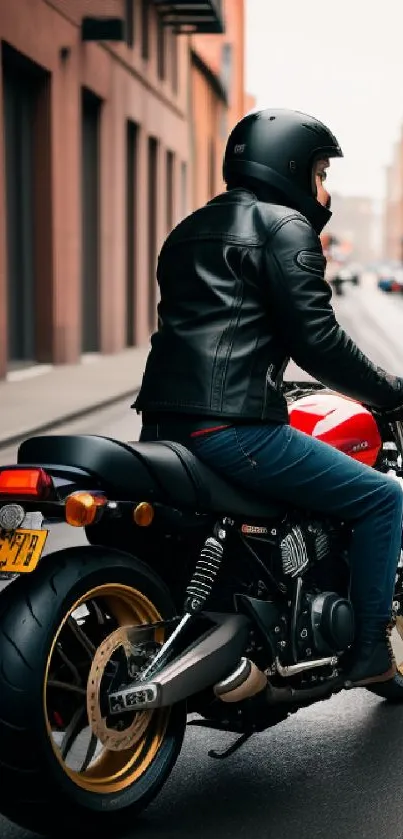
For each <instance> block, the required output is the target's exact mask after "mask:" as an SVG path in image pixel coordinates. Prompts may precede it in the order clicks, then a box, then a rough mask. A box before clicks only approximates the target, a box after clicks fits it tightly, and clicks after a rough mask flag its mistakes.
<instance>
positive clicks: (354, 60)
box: [245, 0, 403, 198]
mask: <svg viewBox="0 0 403 839" xmlns="http://www.w3.org/2000/svg"><path fill="white" fill-rule="evenodd" d="M245 6H246V16H247V44H246V87H247V90H248V92H250V93H252V94H254V95H255V96H256V97H257V105H258V106H259V107H260V106H265V105H269V106H272V107H280V108H281V107H285V108H295V109H296V110H300V111H305V112H306V113H310V114H313V115H314V116H317V117H319V118H320V119H322V120H323V122H325V123H326V124H327V125H328V126H329V128H331V129H332V130H333V132H334V133H335V134H336V136H337V138H338V140H339V142H340V145H341V147H342V149H343V151H344V159H343V160H340V161H335V162H334V163H333V164H332V165H333V173H332V175H330V173H329V185H330V186H331V187H332V188H333V189H335V190H337V191H340V192H343V193H345V194H350V195H358V194H361V195H370V196H373V197H374V198H382V197H383V195H384V169H385V165H386V164H387V163H389V161H390V158H391V154H392V148H393V143H394V142H395V141H396V140H397V139H398V136H399V131H400V126H401V124H402V122H403V0H383V1H382V2H375V0H335V1H334V2H329V0H245Z"/></svg>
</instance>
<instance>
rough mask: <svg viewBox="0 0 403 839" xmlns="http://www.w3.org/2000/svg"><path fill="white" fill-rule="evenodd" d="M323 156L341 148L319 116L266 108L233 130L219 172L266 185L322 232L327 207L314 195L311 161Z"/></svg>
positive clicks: (230, 180)
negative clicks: (317, 117)
mask: <svg viewBox="0 0 403 839" xmlns="http://www.w3.org/2000/svg"><path fill="white" fill-rule="evenodd" d="M326 157H343V152H342V150H341V148H340V146H339V144H338V142H337V140H336V137H335V136H334V135H333V134H332V133H331V131H329V129H328V128H326V126H325V125H323V123H322V122H319V120H317V119H315V117H311V116H308V115H307V114H303V113H301V112H300V111H289V110H286V109H275V108H273V109H272V108H266V109H265V110H262V111H255V112H253V113H251V114H247V116H245V117H243V119H241V120H240V122H238V123H237V125H236V126H235V128H234V129H233V130H232V131H231V134H230V136H229V138H228V142H227V147H226V150H225V155H224V164H223V177H224V181H225V183H226V184H227V185H228V186H229V187H231V185H236V186H239V185H245V186H250V185H253V183H255V184H256V183H258V184H260V185H262V186H264V187H266V188H267V187H269V188H270V190H268V191H267V190H266V191H267V192H268V194H270V191H272V192H273V194H274V195H275V196H278V197H279V199H280V200H283V201H284V204H285V205H286V206H289V207H291V208H292V209H295V210H298V211H299V212H301V213H302V214H303V215H304V216H305V217H306V218H307V219H308V220H309V221H310V222H311V224H312V225H313V227H314V228H315V230H316V231H317V233H320V232H321V230H322V229H323V227H324V226H325V224H326V223H327V222H328V221H329V219H330V217H331V213H330V211H329V210H328V209H326V207H323V206H322V205H321V204H320V203H319V201H317V200H316V197H315V194H314V191H313V186H312V167H313V164H314V162H315V160H319V159H321V158H326Z"/></svg>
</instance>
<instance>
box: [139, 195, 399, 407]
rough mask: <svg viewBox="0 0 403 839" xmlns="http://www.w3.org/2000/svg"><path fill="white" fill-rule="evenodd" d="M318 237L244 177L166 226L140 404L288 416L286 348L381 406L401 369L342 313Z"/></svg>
mask: <svg viewBox="0 0 403 839" xmlns="http://www.w3.org/2000/svg"><path fill="white" fill-rule="evenodd" d="M325 265H326V261H325V258H324V256H323V253H322V248H321V243H320V239H319V237H318V236H317V234H316V233H315V231H314V230H313V228H312V227H311V225H310V224H309V222H308V221H307V220H306V219H305V218H304V216H302V215H301V214H300V213H298V212H297V211H295V210H292V209H289V208H288V207H284V206H282V205H281V204H278V203H274V202H271V203H268V202H267V201H266V200H265V201H259V200H258V199H257V197H256V195H255V194H254V193H252V192H250V191H249V190H246V189H233V190H230V191H229V192H226V193H224V194H222V195H219V196H218V197H216V198H214V199H213V200H212V201H210V202H209V203H208V204H206V205H205V206H204V207H202V208H201V209H199V210H197V211H196V212H194V213H192V215H190V216H189V217H188V218H186V219H184V220H183V221H182V222H181V223H180V224H179V225H178V226H177V227H176V228H175V229H174V230H173V232H172V233H171V234H170V235H169V236H168V239H167V240H166V242H165V243H164V245H163V248H162V250H161V253H160V256H159V262H158V273H157V278H158V283H159V286H160V291H161V301H160V303H159V306H158V318H159V325H158V331H157V332H156V333H155V334H154V335H153V336H152V339H151V351H150V354H149V357H148V360H147V365H146V369H145V373H144V377H143V382H142V386H141V389H140V392H139V395H138V397H137V399H136V402H135V403H134V406H133V407H135V408H136V410H137V412H138V413H140V412H143V413H147V412H148V413H152V414H157V415H161V414H164V415H165V414H172V413H173V414H185V415H189V414H191V415H193V416H198V417H200V418H204V417H214V418H223V419H228V420H235V421H238V422H244V421H248V420H250V421H252V422H261V421H265V420H273V421H277V422H288V412H287V405H286V402H285V398H284V396H283V393H282V375H283V371H284V369H285V367H286V366H287V363H288V361H289V358H290V357H291V358H293V359H294V361H295V362H296V363H297V364H298V365H299V366H300V367H302V368H303V369H304V370H306V371H307V372H308V373H310V374H311V375H312V376H314V377H315V378H317V379H319V380H320V381H322V382H323V383H324V384H326V385H327V386H329V387H331V388H333V389H334V390H337V391H339V392H341V393H344V394H346V395H347V396H351V397H353V398H356V399H358V400H359V401H361V402H364V403H367V404H369V405H372V406H374V407H378V408H394V407H396V406H397V405H401V404H402V402H403V380H402V379H400V378H396V377H394V376H389V375H387V374H386V373H385V372H384V371H383V370H381V369H380V368H378V367H376V366H375V365H374V364H372V363H371V362H370V361H369V360H368V358H366V356H365V355H363V353H362V352H361V351H360V350H359V349H358V347H357V346H356V345H355V344H354V343H353V341H352V340H351V338H349V337H348V335H346V333H345V332H344V330H343V329H342V328H341V327H340V326H339V324H338V323H337V321H336V318H335V315H334V313H333V309H332V307H331V304H330V300H331V290H330V288H329V285H328V283H327V282H326V280H325V279H324V271H325Z"/></svg>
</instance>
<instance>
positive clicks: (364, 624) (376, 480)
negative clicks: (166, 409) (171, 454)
mask: <svg viewBox="0 0 403 839" xmlns="http://www.w3.org/2000/svg"><path fill="white" fill-rule="evenodd" d="M147 436H148V439H150V437H149V434H147ZM158 436H159V439H164V427H163V425H162V426H161V425H160V426H159V427H158ZM154 439H155V438H154ZM165 439H167V437H166V436H165ZM182 442H183V440H182ZM188 447H189V448H190V449H191V450H192V451H193V452H194V454H195V455H197V457H199V458H200V460H203V461H204V462H205V463H206V464H207V465H208V466H210V468H212V469H214V470H215V471H216V472H219V473H221V474H222V475H223V476H225V477H226V478H227V479H229V480H230V481H231V482H233V483H234V484H238V485H239V486H241V487H243V488H245V489H248V490H250V491H252V492H256V493H259V495H260V496H261V497H264V496H266V497H268V498H271V499H278V500H284V501H285V502H287V503H288V504H290V505H292V506H295V507H300V508H303V509H307V510H311V511H313V512H318V513H324V514H328V515H329V514H330V515H332V516H333V517H335V518H339V519H340V520H342V521H345V522H349V523H350V524H351V526H352V540H351V544H350V552H349V561H350V568H351V593H350V596H351V600H352V603H353V606H354V610H355V617H356V622H357V631H358V635H359V637H361V638H363V639H364V638H365V639H368V640H372V639H376V638H378V637H379V636H380V633H381V632H382V630H383V632H384V627H385V624H386V623H388V621H389V620H390V616H391V607H392V600H393V592H394V586H395V578H396V568H397V563H398V561H399V557H400V549H401V543H402V517H403V492H402V489H401V487H400V484H399V483H398V482H397V481H395V480H393V478H391V477H389V476H388V475H384V474H381V473H380V472H376V471H375V470H374V469H372V468H371V467H369V466H365V465H364V464H362V463H359V462H358V461H355V460H353V458H351V457H348V456H347V455H345V454H344V453H342V452H339V451H338V450H337V449H334V448H332V447H331V446H329V445H328V444H326V443H322V442H321V441H320V440H317V439H316V438H314V437H310V436H309V435H308V434H304V433H303V432H301V431H297V430H296V429H294V428H292V427H291V426H289V425H278V424H274V423H268V424H266V425H263V426H261V425H259V426H257V425H250V426H249V425H248V426H245V425H238V426H236V427H235V426H234V427H230V428H227V429H224V430H221V431H216V432H212V433H209V434H206V435H202V436H198V437H193V438H189V442H188Z"/></svg>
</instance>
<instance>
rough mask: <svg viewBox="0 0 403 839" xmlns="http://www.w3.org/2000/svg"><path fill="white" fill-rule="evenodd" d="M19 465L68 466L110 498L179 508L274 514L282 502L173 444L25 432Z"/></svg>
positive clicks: (282, 506)
mask: <svg viewBox="0 0 403 839" xmlns="http://www.w3.org/2000/svg"><path fill="white" fill-rule="evenodd" d="M18 463H19V464H21V465H22V464H24V465H27V464H30V465H33V464H36V465H38V464H39V465H41V466H43V467H44V468H45V469H46V467H51V466H53V467H55V466H61V467H69V466H70V467H74V468H76V469H82V470H84V471H85V472H87V473H88V474H90V475H93V476H94V477H96V478H97V479H98V482H99V483H100V485H101V486H102V488H103V489H104V490H105V491H109V493H110V494H111V497H112V498H114V499H116V500H126V499H130V500H133V501H146V500H149V501H157V502H158V501H159V502H160V503H163V504H169V505H171V506H173V507H177V508H179V509H191V510H194V511H198V512H216V513H222V514H227V515H234V516H249V517H253V518H264V519H267V518H277V517H279V516H281V515H283V514H284V512H285V504H281V503H276V501H275V500H273V501H272V500H267V499H262V498H261V497H260V496H258V495H257V494H256V495H254V494H253V493H251V492H248V491H247V490H243V489H240V488H238V487H236V486H235V485H233V484H232V483H230V482H228V481H227V480H225V479H224V478H222V477H221V476H220V475H218V474H216V473H215V472H214V471H213V470H212V469H210V468H209V467H208V466H205V464H204V463H202V462H201V461H200V460H199V459H198V458H197V457H195V455H193V454H192V453H191V452H190V451H189V449H187V448H185V446H182V445H180V444H179V443H174V442H171V441H158V442H150V443H138V442H136V443H123V442H121V441H118V440H113V439H111V438H110V437H101V436H97V435H74V436H70V435H50V436H43V437H31V438H29V439H28V440H25V441H24V442H23V443H22V444H21V446H20V447H19V449H18Z"/></svg>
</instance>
